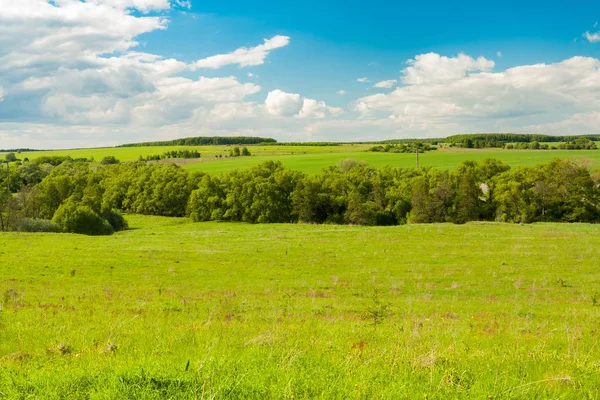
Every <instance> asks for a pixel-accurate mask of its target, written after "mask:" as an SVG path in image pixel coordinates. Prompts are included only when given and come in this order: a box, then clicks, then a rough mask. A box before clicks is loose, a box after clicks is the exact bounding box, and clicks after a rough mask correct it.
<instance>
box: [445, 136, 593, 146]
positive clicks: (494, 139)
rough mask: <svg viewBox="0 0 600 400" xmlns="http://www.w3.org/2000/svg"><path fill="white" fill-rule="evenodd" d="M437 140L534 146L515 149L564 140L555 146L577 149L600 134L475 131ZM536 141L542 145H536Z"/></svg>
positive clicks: (482, 144)
mask: <svg viewBox="0 0 600 400" xmlns="http://www.w3.org/2000/svg"><path fill="white" fill-rule="evenodd" d="M436 141H439V142H440V143H446V144H450V145H453V146H457V147H465V148H489V147H496V148H503V147H506V146H507V145H509V144H517V143H519V144H523V143H528V144H532V146H523V145H513V146H514V148H515V149H540V148H542V149H543V148H544V147H545V146H543V145H541V144H540V143H544V142H545V143H559V142H562V143H561V144H563V145H562V146H561V145H558V144H557V145H556V146H554V147H555V148H557V149H559V148H561V149H563V150H577V149H589V148H590V145H589V144H588V143H589V142H594V141H600V135H576V136H550V135H538V134H525V133H475V134H465V135H453V136H448V137H447V138H445V139H436ZM536 143H537V144H540V145H536ZM568 144H571V146H568ZM547 148H552V146H547ZM594 148H595V146H594Z"/></svg>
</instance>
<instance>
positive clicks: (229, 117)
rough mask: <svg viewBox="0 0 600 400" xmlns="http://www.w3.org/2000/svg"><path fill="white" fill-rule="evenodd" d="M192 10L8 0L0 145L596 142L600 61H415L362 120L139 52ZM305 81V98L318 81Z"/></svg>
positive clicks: (273, 43)
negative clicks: (492, 139) (471, 138)
mask: <svg viewBox="0 0 600 400" xmlns="http://www.w3.org/2000/svg"><path fill="white" fill-rule="evenodd" d="M186 6H187V3H186V2H185V1H180V0H171V1H168V2H167V1H165V0H122V1H117V0H89V1H85V2H83V1H79V0H55V1H50V0H0V101H1V103H0V143H1V147H38V148H40V147H41V148H56V147H85V146H98V145H114V144H119V143H123V142H133V141H142V140H145V141H147V140H155V139H157V140H158V139H170V138H174V137H183V136H198V135H223V136H229V135H258V136H271V137H275V138H276V139H278V140H292V141H297V140H376V139H384V138H391V137H434V136H444V135H448V134H452V133H458V132H473V131H488V132H489V131H500V132H507V131H516V132H539V133H551V134H552V133H556V134H561V133H562V134H568V133H597V129H598V128H597V127H598V126H600V111H599V110H600V60H599V59H595V58H590V57H573V58H570V59H567V60H564V61H561V62H557V63H554V64H534V65H521V66H515V67H513V68H509V69H507V70H504V71H493V69H494V63H493V62H492V61H490V60H487V59H485V58H483V57H479V58H473V57H471V56H468V55H465V54H459V55H458V56H456V57H447V56H442V55H439V54H434V53H430V54H423V55H418V56H416V57H414V59H412V60H409V61H408V65H406V68H405V69H404V70H403V71H402V75H401V76H402V79H401V82H400V83H401V86H398V87H395V88H394V86H395V84H396V83H397V82H393V80H392V81H383V82H379V83H377V84H375V86H378V85H379V86H382V85H383V86H382V87H384V88H387V86H391V87H390V89H392V88H394V89H392V90H390V91H389V93H379V94H375V95H372V96H365V97H361V98H359V99H357V100H356V101H355V102H353V108H354V110H355V111H357V113H346V114H344V110H343V109H341V108H338V107H332V106H330V105H328V104H326V103H325V102H323V101H319V100H317V99H313V98H310V97H305V96H303V95H301V94H295V93H286V92H283V91H281V90H272V91H270V92H268V93H267V94H266V95H264V98H265V100H264V102H263V101H254V100H252V99H253V98H256V94H257V93H259V92H260V91H261V87H260V86H258V85H256V84H255V83H253V82H252V81H251V82H245V83H244V82H241V81H240V80H238V79H237V78H235V77H233V76H215V75H214V74H213V75H211V77H205V76H197V75H201V74H196V75H194V76H193V77H192V74H191V73H190V71H189V70H190V69H192V68H194V67H195V66H194V64H192V65H189V64H187V63H185V62H182V61H181V60H178V59H175V58H166V57H162V56H160V55H157V54H150V53H147V52H144V51H143V50H140V49H141V46H139V44H138V40H139V39H138V38H139V37H140V35H143V34H145V33H149V32H157V31H161V30H164V29H166V28H167V26H168V22H169V21H168V12H169V10H173V9H174V8H177V7H186ZM133 8H135V10H136V11H133ZM590 35H591V34H590ZM276 38H279V39H276ZM288 42H289V38H287V37H284V36H276V37H275V38H272V39H269V40H266V41H265V43H264V44H262V45H260V46H256V47H253V48H242V49H238V50H236V51H234V52H233V53H230V54H222V55H217V56H215V57H216V58H212V57H208V58H206V59H205V60H201V62H200V63H201V64H202V63H205V64H207V65H212V66H214V67H216V66H223V65H227V64H235V65H239V66H246V65H259V64H261V63H264V62H265V60H266V57H267V56H268V54H269V52H270V51H272V50H273V49H275V48H279V47H282V46H285V45H287V43H288ZM497 55H498V54H497ZM498 56H499V55H498ZM207 60H209V61H207ZM207 68H209V67H208V66H207ZM246 76H247V77H248V78H257V77H258V76H257V75H256V74H253V73H246V75H245V76H243V78H244V79H242V80H248V79H245V77H246ZM292 78H293V77H291V78H290V79H292ZM359 81H361V82H363V83H364V82H368V81H369V80H368V79H367V78H359ZM301 83H303V84H306V86H307V89H306V90H308V88H309V87H310V85H309V84H310V82H309V83H306V82H301ZM337 93H338V94H339V95H343V94H346V92H345V91H344V90H339V91H338V92H337ZM305 94H307V93H305ZM253 96H254V97H253ZM344 99H345V98H344ZM357 115H358V117H357Z"/></svg>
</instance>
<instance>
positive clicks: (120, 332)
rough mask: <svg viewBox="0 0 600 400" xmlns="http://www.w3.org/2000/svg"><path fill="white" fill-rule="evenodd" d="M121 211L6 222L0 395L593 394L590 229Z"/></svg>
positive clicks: (594, 279) (598, 291)
mask: <svg viewBox="0 0 600 400" xmlns="http://www.w3.org/2000/svg"><path fill="white" fill-rule="evenodd" d="M128 219H129V222H130V225H131V227H132V229H131V230H129V231H125V232H121V233H117V234H115V235H114V236H109V237H86V236H79V235H70V234H22V233H21V234H19V233H2V234H0V301H1V302H2V311H1V312H0V398H7V399H12V398H19V399H21V398H28V399H31V398H40V399H42V398H43V399H64V398H69V399H138V398H155V399H166V398H171V399H183V398H186V399H187V398H237V399H253V398H255V399H263V398H275V399H291V398H295V399H300V398H323V399H331V398H344V399H345V398H389V399H402V398H406V399H417V398H421V399H422V398H428V399H453V398H460V399H467V398H472V399H488V398H493V399H537V398H540V399H541V398H544V399H545V398H561V399H596V398H600V393H599V392H598V388H599V387H600V373H599V372H600V357H599V356H598V354H599V353H598V335H600V330H599V326H598V317H599V316H600V307H598V306H597V304H598V303H599V302H600V270H598V263H597V260H598V259H599V257H600V248H598V246H597V240H598V236H599V235H600V226H596V225H586V224H534V225H511V224H495V223H474V224H467V225H448V224H444V225H405V226H399V227H377V228H367V227H355V226H330V225H278V224H273V225H247V224H235V223H200V224H192V223H189V222H188V221H187V220H186V219H174V218H160V217H141V216H134V215H130V216H128Z"/></svg>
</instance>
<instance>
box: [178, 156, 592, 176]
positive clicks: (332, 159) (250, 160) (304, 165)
mask: <svg viewBox="0 0 600 400" xmlns="http://www.w3.org/2000/svg"><path fill="white" fill-rule="evenodd" d="M348 158H352V159H356V160H361V161H366V162H367V163H368V164H369V165H371V166H373V167H385V166H391V167H414V166H415V164H416V160H415V155H414V154H404V153H373V152H366V151H360V152H359V151H354V152H336V153H312V154H301V155H268V156H252V157H239V158H233V159H222V160H218V161H212V160H211V161H204V162H199V163H190V164H186V165H184V168H186V169H189V170H192V171H203V172H207V173H223V172H227V171H231V170H233V169H240V168H248V167H251V166H253V165H257V164H259V163H261V162H265V161H269V160H279V161H281V162H282V163H283V164H284V166H285V167H286V168H289V169H292V170H298V171H302V172H304V173H307V174H316V173H318V172H320V171H321V170H322V169H323V168H325V167H328V166H330V165H335V164H336V163H337V162H338V161H340V160H343V159H348ZM486 158H497V159H499V160H502V161H504V162H505V163H507V164H509V165H510V166H512V167H516V166H519V165H537V164H542V163H545V162H548V161H550V160H552V159H553V158H574V159H578V160H584V161H585V162H586V163H587V164H589V165H590V166H591V167H599V166H600V151H594V150H552V151H550V150H546V151H542V150H481V151H464V150H463V151H461V150H454V151H443V150H439V151H430V152H426V153H424V154H420V155H419V165H420V166H422V167H425V166H429V167H435V168H443V169H453V168H455V167H456V166H457V165H458V164H460V163H461V162H463V161H465V160H474V161H481V160H484V159H486Z"/></svg>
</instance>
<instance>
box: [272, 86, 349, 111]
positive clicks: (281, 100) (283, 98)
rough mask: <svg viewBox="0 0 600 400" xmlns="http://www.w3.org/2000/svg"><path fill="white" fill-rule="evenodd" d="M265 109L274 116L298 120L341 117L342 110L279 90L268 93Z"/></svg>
mask: <svg viewBox="0 0 600 400" xmlns="http://www.w3.org/2000/svg"><path fill="white" fill-rule="evenodd" d="M265 109H266V110H267V112H268V113H269V114H271V115H274V116H279V117H292V116H294V117H298V118H325V117H328V116H338V115H341V114H342V113H343V112H344V110H342V109H341V108H338V107H330V106H328V105H327V104H325V102H323V101H317V100H314V99H309V98H306V97H302V96H301V95H299V94H296V93H286V92H283V91H281V90H279V89H277V90H273V91H271V92H269V94H268V95H267V98H266V100H265Z"/></svg>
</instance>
